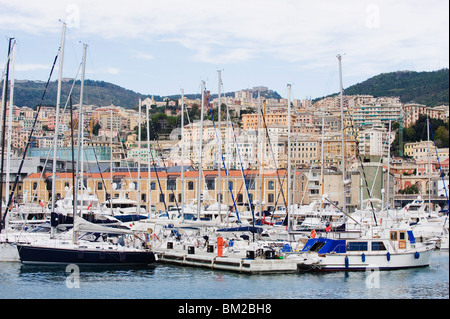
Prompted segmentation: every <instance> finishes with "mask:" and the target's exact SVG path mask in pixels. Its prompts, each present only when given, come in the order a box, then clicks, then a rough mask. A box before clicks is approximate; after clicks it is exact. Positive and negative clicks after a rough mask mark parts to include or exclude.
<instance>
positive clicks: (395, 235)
mask: <svg viewBox="0 0 450 319" xmlns="http://www.w3.org/2000/svg"><path fill="white" fill-rule="evenodd" d="M391 240H397V232H396V231H391Z"/></svg>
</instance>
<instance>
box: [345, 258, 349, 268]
mask: <svg viewBox="0 0 450 319" xmlns="http://www.w3.org/2000/svg"><path fill="white" fill-rule="evenodd" d="M348 266H349V261H348V256H345V268H348Z"/></svg>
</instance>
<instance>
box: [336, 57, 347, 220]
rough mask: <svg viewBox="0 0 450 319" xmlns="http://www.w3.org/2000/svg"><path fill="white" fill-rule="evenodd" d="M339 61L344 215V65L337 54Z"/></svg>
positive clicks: (344, 207) (344, 205) (344, 206)
mask: <svg viewBox="0 0 450 319" xmlns="http://www.w3.org/2000/svg"><path fill="white" fill-rule="evenodd" d="M337 58H338V61H339V89H340V104H341V134H342V135H341V137H342V210H343V212H344V216H345V213H346V210H347V209H346V199H345V127H344V94H343V91H342V66H341V58H342V57H341V55H340V54H338V55H337Z"/></svg>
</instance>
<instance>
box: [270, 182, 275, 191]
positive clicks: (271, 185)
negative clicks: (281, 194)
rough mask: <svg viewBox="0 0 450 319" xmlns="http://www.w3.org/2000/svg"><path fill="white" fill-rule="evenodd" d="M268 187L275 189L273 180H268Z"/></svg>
mask: <svg viewBox="0 0 450 319" xmlns="http://www.w3.org/2000/svg"><path fill="white" fill-rule="evenodd" d="M268 188H269V189H270V190H274V189H275V182H274V181H269V182H268Z"/></svg>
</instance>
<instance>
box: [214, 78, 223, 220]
mask: <svg viewBox="0 0 450 319" xmlns="http://www.w3.org/2000/svg"><path fill="white" fill-rule="evenodd" d="M217 73H218V81H217V82H218V91H217V92H218V97H219V108H218V113H219V114H218V122H219V140H218V144H219V147H218V151H219V153H218V155H219V161H218V163H220V160H221V159H222V122H221V120H222V119H221V115H220V113H221V105H220V104H221V101H220V95H221V94H220V86H221V84H222V78H221V71H220V70H217ZM213 120H214V119H213ZM221 166H222V165H220V164H218V165H217V175H218V177H217V183H218V186H217V193H218V195H219V196H218V204H219V218H220V220H221V221H222V214H221V210H222V179H221V176H220V175H221Z"/></svg>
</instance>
